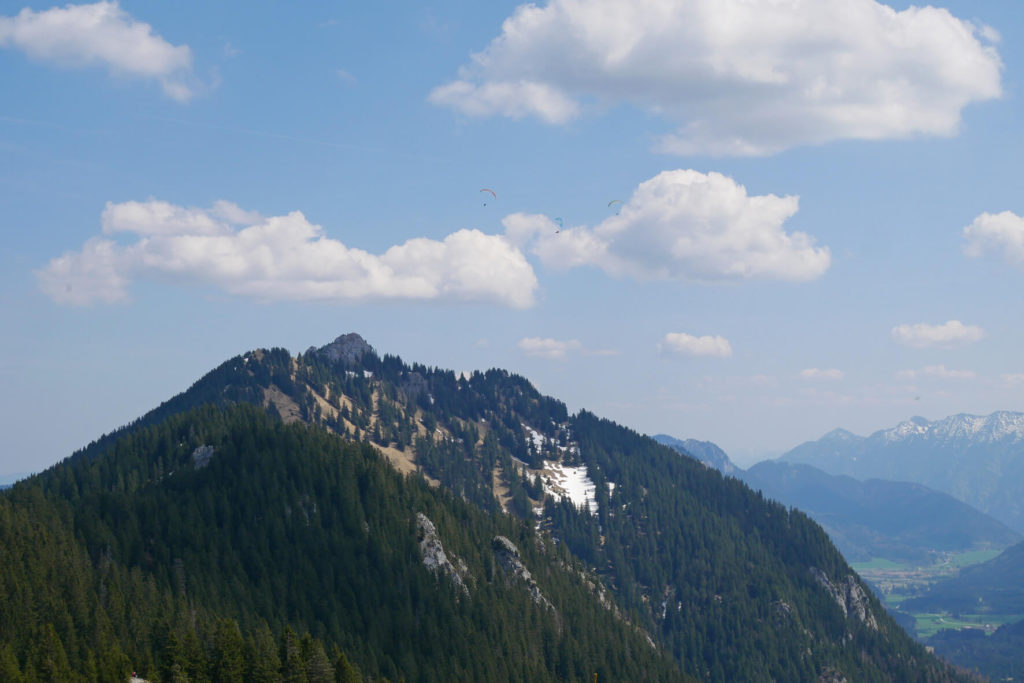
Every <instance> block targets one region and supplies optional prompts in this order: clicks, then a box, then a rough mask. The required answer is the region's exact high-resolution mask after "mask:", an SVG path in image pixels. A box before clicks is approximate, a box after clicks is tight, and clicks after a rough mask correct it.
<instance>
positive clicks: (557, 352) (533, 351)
mask: <svg viewBox="0 0 1024 683" xmlns="http://www.w3.org/2000/svg"><path fill="white" fill-rule="evenodd" d="M516 346H518V347H519V350H520V351H522V352H523V353H525V354H526V355H528V356H537V357H539V358H550V359H553V360H562V359H564V358H565V357H566V356H567V355H568V354H569V353H570V352H572V351H579V350H580V349H582V348H583V344H582V343H580V341H579V340H578V339H567V340H561V339H551V338H542V337H525V338H523V339H520V340H519V343H518V344H516Z"/></svg>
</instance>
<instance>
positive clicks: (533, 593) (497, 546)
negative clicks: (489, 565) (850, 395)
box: [491, 536, 555, 609]
mask: <svg viewBox="0 0 1024 683" xmlns="http://www.w3.org/2000/svg"><path fill="white" fill-rule="evenodd" d="M491 549H493V550H494V557H495V559H497V560H498V564H499V565H501V568H502V569H503V570H504V571H505V573H506V574H508V575H509V576H510V577H511V578H512V579H513V580H516V581H522V582H523V583H525V584H526V588H527V590H528V591H530V597H532V598H533V601H534V602H536V603H537V604H539V605H544V606H545V607H550V608H551V609H554V608H555V607H554V605H552V604H551V602H550V601H549V600H548V599H547V598H545V597H544V594H543V593H541V592H540V588H539V587H538V586H537V582H536V581H534V580H533V576H532V575H531V574H530V570H529V569H527V568H526V565H524V564H523V562H522V560H521V559H519V548H517V547H516V545H515V544H514V543H513V542H512V541H510V540H508V539H507V538H505V537H504V536H495V537H494V540H493V541H491Z"/></svg>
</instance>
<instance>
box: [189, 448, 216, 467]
mask: <svg viewBox="0 0 1024 683" xmlns="http://www.w3.org/2000/svg"><path fill="white" fill-rule="evenodd" d="M212 457H213V446H199V447H198V448H196V449H195V450H194V451H192V466H193V467H195V468H196V469H197V470H201V469H203V468H204V467H206V466H207V465H209V464H210V458H212Z"/></svg>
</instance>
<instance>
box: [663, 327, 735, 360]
mask: <svg viewBox="0 0 1024 683" xmlns="http://www.w3.org/2000/svg"><path fill="white" fill-rule="evenodd" d="M658 350H659V351H661V352H663V353H678V354H681V355H684V356H718V357H719V358H728V357H729V356H731V355H732V346H731V345H730V344H729V340H728V339H726V338H725V337H718V336H714V337H713V336H710V335H706V336H703V337H695V336H694V335H692V334H686V333H685V332H669V333H668V334H666V335H665V337H664V339H662V340H661V342H660V343H659V344H658Z"/></svg>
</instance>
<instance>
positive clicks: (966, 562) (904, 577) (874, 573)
mask: <svg viewBox="0 0 1024 683" xmlns="http://www.w3.org/2000/svg"><path fill="white" fill-rule="evenodd" d="M999 552H1000V551H998V550H972V551H967V552H962V553H937V554H936V560H935V562H933V563H932V564H929V565H924V566H912V565H909V564H902V563H899V562H893V561H892V560H888V559H885V558H881V557H876V558H872V559H871V561H870V562H855V563H851V566H852V567H853V569H854V570H855V571H856V572H857V573H858V574H860V575H861V577H863V578H864V579H865V580H866V581H868V582H870V583H871V584H872V585H873V586H875V588H876V590H877V591H878V592H879V593H880V594H881V597H882V600H883V601H884V602H885V604H886V606H887V607H889V608H890V609H894V610H898V609H899V608H900V605H901V604H902V603H903V602H904V601H905V600H907V599H909V598H913V597H916V596H918V595H921V594H922V593H924V592H925V591H926V590H928V588H929V587H930V586H932V585H933V584H934V583H935V582H937V581H939V580H941V579H946V578H950V577H953V576H956V575H957V574H959V573H960V570H962V569H963V568H965V567H970V566H972V565H975V564H980V563H982V562H986V561H988V560H990V559H992V558H993V557H995V556H996V555H998V554H999ZM911 614H913V616H914V618H915V620H916V626H915V628H916V631H917V636H918V638H928V637H930V636H932V635H934V634H935V633H936V632H938V631H940V630H942V629H965V628H976V629H982V630H984V631H985V632H986V633H991V632H992V631H994V630H995V629H997V628H999V627H1000V626H1002V625H1003V624H1005V623H1009V622H1014V621H1019V620H1020V619H1022V618H1024V615H1019V614H1016V615H1009V614H956V615H953V614H935V613H921V614H918V613H911Z"/></svg>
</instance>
